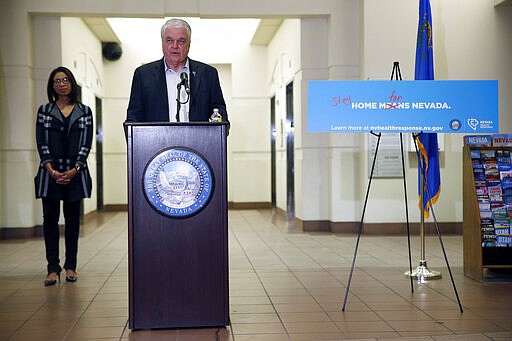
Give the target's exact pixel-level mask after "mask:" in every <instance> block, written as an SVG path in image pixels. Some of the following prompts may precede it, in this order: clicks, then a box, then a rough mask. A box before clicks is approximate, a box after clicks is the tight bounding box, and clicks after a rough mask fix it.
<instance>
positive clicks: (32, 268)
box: [0, 210, 512, 341]
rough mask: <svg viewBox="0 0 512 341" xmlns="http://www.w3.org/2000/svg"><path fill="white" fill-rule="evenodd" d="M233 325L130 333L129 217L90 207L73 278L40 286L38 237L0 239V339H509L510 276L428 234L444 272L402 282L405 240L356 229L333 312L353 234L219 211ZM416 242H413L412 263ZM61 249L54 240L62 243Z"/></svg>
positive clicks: (453, 239)
mask: <svg viewBox="0 0 512 341" xmlns="http://www.w3.org/2000/svg"><path fill="white" fill-rule="evenodd" d="M229 233H230V239H229V243H230V244H229V249H230V251H229V259H230V308H231V314H230V316H231V326H228V327H226V328H221V329H217V328H211V329H209V328H206V329H180V330H142V331H131V330H130V329H128V323H127V320H128V282H127V271H128V269H127V267H128V264H127V253H128V250H127V248H128V246H127V245H128V243H127V215H126V213H124V212H114V213H112V212H109V213H103V214H98V215H97V217H96V218H94V219H90V220H88V222H87V223H86V224H84V226H83V228H82V234H81V237H80V244H79V267H78V273H79V280H78V282H76V283H66V282H65V281H64V282H61V283H58V284H57V285H56V286H53V287H44V286H43V279H44V277H45V260H44V246H43V241H42V239H41V238H35V239H31V240H18V241H13V240H10V241H0V339H1V340H136V341H140V340H180V341H181V340H199V341H200V340H230V341H231V340H236V341H248V340H265V341H282V340H299V341H300V340H346V339H364V340H394V339H400V340H512V279H511V277H510V276H509V275H507V274H498V275H497V276H495V279H494V280H493V281H489V282H485V283H479V282H475V281H473V280H471V279H468V278H466V277H464V275H463V273H462V238H461V237H460V236H445V237H443V242H444V245H445V247H446V251H447V254H448V259H449V261H450V265H451V268H452V271H453V274H454V279H455V285H456V289H457V291H458V293H459V296H460V299H461V302H462V305H463V308H464V313H462V314H461V313H460V311H459V306H458V303H457V299H456V296H455V294H454V289H453V286H452V283H451V281H450V277H449V274H448V271H447V268H446V264H445V261H444V258H443V257H442V253H441V249H440V245H439V241H438V239H437V237H435V238H434V237H427V239H426V246H427V247H426V258H427V261H428V266H429V268H431V269H432V270H439V271H441V273H442V275H443V278H442V279H440V280H434V281H430V282H428V283H426V284H419V283H417V282H416V281H415V282H414V286H413V287H414V292H411V286H410V281H409V280H408V279H406V278H405V276H404V272H405V271H407V270H408V266H409V265H408V264H409V263H408V256H407V255H408V253H407V239H406V238H405V237H396V236H393V237H377V236H367V235H363V236H362V237H361V241H360V245H359V250H358V253H357V259H356V267H355V270H354V274H353V277H352V283H351V291H350V294H349V296H348V300H347V302H346V303H347V304H346V309H345V312H343V311H342V309H341V308H342V305H343V302H344V295H345V291H346V285H347V282H348V278H349V271H350V265H351V262H352V259H353V255H354V248H355V243H356V236H354V235H348V236H347V235H334V234H327V233H318V234H306V233H300V232H297V231H295V230H294V229H293V228H290V227H289V226H287V224H285V223H284V222H283V221H279V220H278V219H275V218H272V215H271V212H270V211H257V210H245V211H230V212H229ZM419 244H420V242H419V239H418V237H413V238H412V243H411V245H412V252H413V267H416V266H417V265H418V264H419V258H418V257H419V254H418V249H419ZM62 247H63V246H62Z"/></svg>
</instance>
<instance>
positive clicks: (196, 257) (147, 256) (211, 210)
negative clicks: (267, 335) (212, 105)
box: [125, 122, 229, 329]
mask: <svg viewBox="0 0 512 341" xmlns="http://www.w3.org/2000/svg"><path fill="white" fill-rule="evenodd" d="M227 128H228V126H227V123H194V122H186V123H158V124H154V123H126V124H125V130H126V136H127V143H128V152H127V155H128V258H129V259H128V271H129V328H130V329H153V328H186V327H213V326H226V325H228V324H229V284H228V231H227V223H228V217H227V214H228V213H227V212H228V210H227V171H226V136H227Z"/></svg>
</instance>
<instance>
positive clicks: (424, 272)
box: [405, 260, 443, 283]
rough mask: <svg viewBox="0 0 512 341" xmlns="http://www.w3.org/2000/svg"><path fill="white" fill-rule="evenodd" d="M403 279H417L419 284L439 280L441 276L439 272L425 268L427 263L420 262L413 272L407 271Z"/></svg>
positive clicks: (424, 261)
mask: <svg viewBox="0 0 512 341" xmlns="http://www.w3.org/2000/svg"><path fill="white" fill-rule="evenodd" d="M405 277H411V278H414V279H417V280H418V281H419V282H422V283H423V282H425V281H430V280H434V279H441V278H442V277H443V276H442V275H441V273H440V272H439V271H434V270H430V269H429V268H428V267H427V261H426V260H422V261H420V265H419V266H418V267H417V268H416V269H415V270H414V271H407V272H406V273H405Z"/></svg>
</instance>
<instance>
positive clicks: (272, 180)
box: [270, 96, 277, 209]
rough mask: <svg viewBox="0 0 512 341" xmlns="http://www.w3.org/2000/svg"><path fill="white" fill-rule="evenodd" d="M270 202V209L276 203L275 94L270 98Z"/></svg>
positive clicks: (273, 207) (275, 205) (274, 206)
mask: <svg viewBox="0 0 512 341" xmlns="http://www.w3.org/2000/svg"><path fill="white" fill-rule="evenodd" d="M270 202H271V205H272V209H275V208H276V207H277V203H276V96H273V97H272V98H271V99H270Z"/></svg>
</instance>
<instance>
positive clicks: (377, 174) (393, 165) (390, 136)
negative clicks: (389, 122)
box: [367, 133, 410, 178]
mask: <svg viewBox="0 0 512 341" xmlns="http://www.w3.org/2000/svg"><path fill="white" fill-rule="evenodd" d="M409 135H410V134H403V136H402V140H403V141H404V158H405V157H407V153H406V152H405V151H407V148H406V145H407V143H406V141H407V139H408V138H409ZM377 140H378V137H377V136H375V135H372V134H368V154H367V155H368V178H369V177H370V175H371V172H372V164H373V158H374V155H375V149H376V148H377ZM373 177H374V178H401V177H403V174H402V157H401V150H400V133H386V134H381V137H380V144H379V151H378V153H377V159H376V160H375V168H374V169H373Z"/></svg>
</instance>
